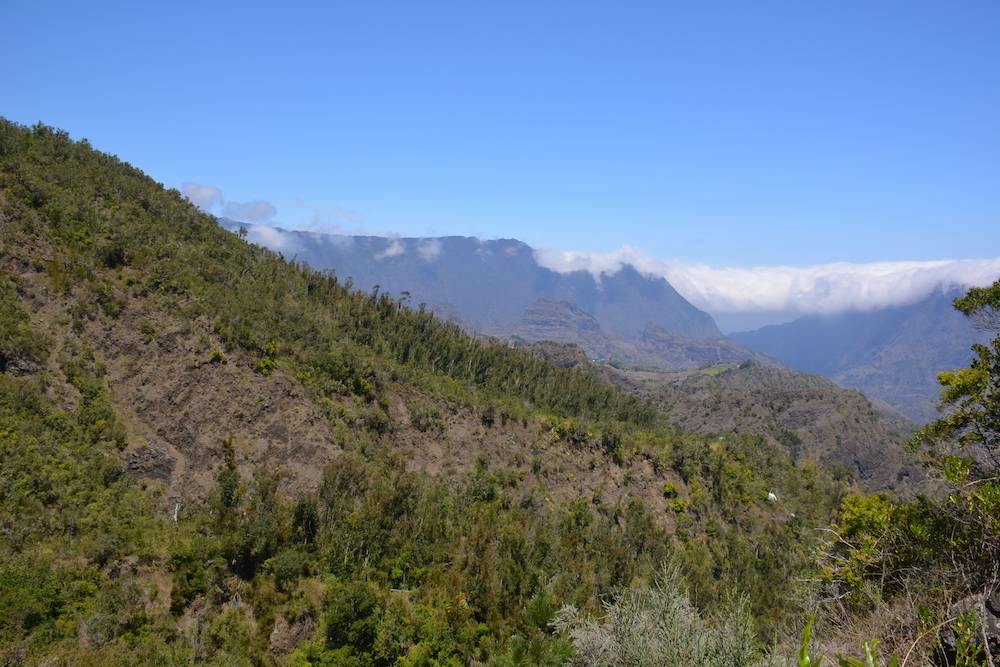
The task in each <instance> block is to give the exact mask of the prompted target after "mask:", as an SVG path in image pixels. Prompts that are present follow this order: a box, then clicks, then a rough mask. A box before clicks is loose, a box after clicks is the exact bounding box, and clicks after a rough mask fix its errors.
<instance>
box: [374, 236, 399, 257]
mask: <svg viewBox="0 0 1000 667" xmlns="http://www.w3.org/2000/svg"><path fill="white" fill-rule="evenodd" d="M404 252H406V248H405V247H404V246H403V242H402V241H400V240H399V239H392V240H391V241H389V246H388V247H387V248H386V249H385V250H383V251H382V252H380V253H378V254H377V255H375V259H385V258H386V257H395V256H397V255H402V254H403V253H404Z"/></svg>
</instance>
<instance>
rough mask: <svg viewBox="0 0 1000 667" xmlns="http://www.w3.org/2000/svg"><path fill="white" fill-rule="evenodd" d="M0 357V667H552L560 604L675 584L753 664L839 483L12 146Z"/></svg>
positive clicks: (108, 159) (166, 199)
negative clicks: (742, 633)
mask: <svg viewBox="0 0 1000 667" xmlns="http://www.w3.org/2000/svg"><path fill="white" fill-rule="evenodd" d="M0 333H2V337H0V457H2V460H3V462H4V464H3V466H2V468H0V656H2V659H3V660H4V661H6V662H12V663H15V664H17V663H21V662H23V663H27V664H53V663H66V664H102V665H104V664H193V663H197V664H220V665H222V664H225V665H231V664H247V665H250V664H254V665H259V664H359V665H360V664H396V663H399V664H433V663H434V661H437V662H438V663H439V664H469V663H473V662H480V663H494V664H560V663H561V662H563V661H564V660H565V658H566V657H567V655H568V654H567V652H568V651H569V650H570V648H569V643H568V641H567V639H566V638H565V637H562V636H560V635H559V634H557V633H553V631H552V628H551V626H550V625H549V621H550V620H551V619H552V617H553V613H554V610H555V609H558V608H559V607H561V606H563V605H570V604H572V605H574V606H576V607H577V608H579V609H582V610H585V611H586V610H589V611H596V610H599V609H600V605H601V599H602V596H605V595H607V594H609V593H610V592H611V591H613V590H615V589H616V588H619V587H621V586H625V585H629V584H631V583H641V582H644V581H649V580H650V578H651V576H652V573H653V572H655V571H656V570H657V569H658V568H659V567H660V566H661V565H662V564H663V563H664V562H666V561H667V560H668V559H673V560H674V561H675V562H677V563H679V564H680V565H681V567H682V568H683V572H684V576H685V578H686V580H687V581H688V582H690V584H691V587H692V588H691V591H692V594H693V597H694V599H695V601H696V602H697V604H699V605H700V606H701V607H702V608H703V609H706V610H708V611H712V610H715V609H719V608H722V606H724V604H725V601H726V600H728V599H730V596H731V594H732V593H733V592H738V593H741V594H745V595H746V596H747V599H748V610H749V611H750V613H752V616H753V621H754V626H755V628H756V629H757V631H758V632H759V633H760V637H761V638H763V639H765V640H766V639H768V638H773V637H774V636H776V635H777V633H779V632H780V631H781V629H782V628H783V624H784V623H785V622H786V621H787V620H788V619H789V618H793V617H797V616H798V615H800V614H801V613H802V610H801V607H800V605H801V599H802V598H801V597H800V596H798V595H797V593H796V584H795V582H796V581H797V577H798V576H799V575H800V574H802V573H803V572H805V571H806V570H807V569H808V568H809V567H811V562H812V561H811V554H812V549H813V546H814V544H815V540H816V531H815V528H816V527H818V526H822V525H826V524H827V523H828V522H829V521H830V519H831V518H832V516H833V513H834V511H835V508H836V507H837V505H838V504H839V502H840V499H841V498H842V497H843V495H844V494H845V493H846V492H847V491H848V490H849V489H850V485H849V484H847V483H845V482H843V481H838V480H835V479H834V478H833V476H832V475H830V474H829V473H828V472H827V471H826V470H824V469H823V468H821V467H818V466H816V465H813V464H812V463H810V462H808V461H799V462H795V461H793V460H792V458H791V456H790V455H789V453H788V452H787V450H786V449H784V448H783V447H781V446H776V445H775V444H774V443H772V442H770V441H769V440H768V439H766V438H761V437H755V436H753V435H743V436H738V437H736V436H734V437H729V436H727V438H726V440H725V441H724V442H723V441H720V440H718V439H717V438H715V437H708V436H702V435H698V434H694V433H688V432H685V431H683V430H680V429H678V428H676V427H675V426H673V425H671V423H670V420H669V419H668V416H667V415H665V414H664V413H663V412H661V411H660V409H659V408H657V407H656V405H654V404H652V403H650V402H648V401H645V400H643V399H641V398H640V397H637V396H635V395H633V394H630V393H628V392H625V391H623V390H622V389H621V388H617V387H615V386H613V385H610V384H608V383H606V382H604V381H601V380H600V379H598V378H595V377H594V376H593V375H592V374H590V373H586V372H581V371H578V370H573V369H565V368H558V367H556V366H554V365H552V364H550V363H548V362H546V361H545V360H544V359H541V358H539V357H538V356H537V355H532V354H530V353H528V352H525V351H521V350H515V349H511V348H510V347H509V346H508V345H505V344H500V343H497V342H495V341H490V340H477V339H474V338H473V337H471V336H470V335H468V334H466V333H465V332H464V331H463V330H461V329H460V328H459V327H457V326H455V325H453V324H450V323H447V322H442V321H441V320H439V319H438V318H437V317H435V316H434V315H432V314H431V313H429V312H423V311H421V310H412V309H410V308H408V307H406V305H405V304H403V303H400V302H399V301H397V300H395V299H393V298H391V297H389V296H387V295H386V294H384V293H381V294H374V293H372V292H359V291H356V290H353V289H351V287H350V286H348V285H345V284H344V283H343V282H340V281H339V280H337V279H336V278H334V277H331V276H329V275H326V274H323V273H319V272H317V271H314V270H312V269H310V268H307V267H305V266H303V265H301V264H297V263H292V262H289V261H286V260H284V259H282V258H281V257H279V256H278V255H276V254H274V253H272V252H270V251H268V250H264V249H261V248H259V247H256V246H253V245H251V244H248V243H246V242H244V241H243V240H241V239H240V238H239V237H238V236H236V235H234V234H231V233H229V232H226V231H225V230H223V229H221V228H219V227H218V225H217V224H216V221H215V220H214V219H213V218H211V217H209V216H206V215H203V214H201V213H199V212H198V211H197V210H196V209H194V208H193V207H192V206H191V205H190V204H189V203H187V202H186V201H184V200H183V199H182V198H181V196H180V194H179V193H177V192H176V191H168V190H165V189H164V188H162V187H161V186H160V185H159V184H157V183H155V182H154V181H153V180H152V179H150V178H148V177H146V176H145V175H143V174H142V173H141V172H139V171H138V170H136V169H134V168H132V167H130V166H128V165H126V164H123V163H121V162H120V161H119V160H117V159H116V158H114V157H112V156H108V155H104V154H101V153H98V152H96V151H94V150H93V149H92V148H91V147H90V146H89V144H87V143H86V142H73V141H71V140H70V139H69V138H68V136H67V135H66V134H65V133H63V132H60V131H57V130H53V129H51V128H48V127H45V126H36V127H34V128H30V129H29V128H24V127H20V126H17V125H14V124H11V123H8V122H6V121H3V122H0ZM772 489H776V490H778V491H779V493H780V494H781V498H782V502H781V503H780V504H778V505H774V504H771V503H769V502H768V501H767V493H768V491H769V490H772ZM779 555H780V557H778V556H779Z"/></svg>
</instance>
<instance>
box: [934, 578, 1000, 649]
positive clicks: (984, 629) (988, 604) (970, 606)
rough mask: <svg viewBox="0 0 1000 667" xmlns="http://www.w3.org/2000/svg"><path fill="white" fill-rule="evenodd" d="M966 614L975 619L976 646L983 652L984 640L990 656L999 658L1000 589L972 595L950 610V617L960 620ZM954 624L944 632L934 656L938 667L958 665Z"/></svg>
mask: <svg viewBox="0 0 1000 667" xmlns="http://www.w3.org/2000/svg"><path fill="white" fill-rule="evenodd" d="M966 614H972V616H974V617H975V623H976V627H975V640H974V641H975V645H976V646H977V647H978V648H979V650H980V651H982V649H983V638H985V639H986V643H987V646H988V648H989V652H990V655H991V656H992V657H993V658H1000V588H996V589H994V590H992V591H989V592H986V593H979V594H978V595H970V596H969V597H967V598H965V599H963V600H960V601H959V602H956V603H955V604H953V605H952V606H951V607H950V608H949V609H948V618H956V619H957V618H961V617H963V616H964V615H966ZM955 625H956V624H955V622H952V623H949V624H948V625H947V626H946V627H945V628H943V629H942V630H941V634H940V647H939V649H938V652H937V654H936V655H935V656H934V662H935V664H936V665H938V667H950V666H952V665H955V664H957V653H958V643H959V636H958V633H957V632H956V628H955Z"/></svg>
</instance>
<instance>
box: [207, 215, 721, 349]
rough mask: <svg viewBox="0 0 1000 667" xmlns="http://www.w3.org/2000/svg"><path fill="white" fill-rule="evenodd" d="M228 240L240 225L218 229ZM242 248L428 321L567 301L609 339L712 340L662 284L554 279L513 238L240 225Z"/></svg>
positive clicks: (580, 276)
mask: <svg viewBox="0 0 1000 667" xmlns="http://www.w3.org/2000/svg"><path fill="white" fill-rule="evenodd" d="M220 224H221V225H222V226H223V227H226V228H227V229H230V230H232V231H236V230H238V229H239V227H240V226H241V223H238V222H234V221H232V220H225V219H223V220H220ZM242 226H244V227H246V228H247V230H248V233H249V240H251V241H253V242H255V243H259V244H261V245H264V246H266V247H269V248H271V249H272V250H277V251H279V252H281V253H282V254H283V255H284V256H285V257H287V258H289V259H292V258H294V259H297V260H299V261H303V262H305V263H307V264H309V265H310V266H312V267H314V268H317V269H332V270H334V271H336V273H337V275H338V276H340V277H341V278H348V277H350V278H351V279H352V280H353V282H354V286H355V287H358V288H360V289H363V290H366V291H367V290H371V289H372V288H373V287H374V286H375V285H378V286H379V287H380V289H381V290H383V291H385V292H389V293H391V294H393V295H396V296H399V295H402V294H403V293H404V292H406V293H408V294H409V295H410V302H411V303H412V304H413V305H418V304H420V303H426V304H427V306H428V307H429V308H431V309H433V310H435V311H436V312H439V313H442V314H444V315H446V316H448V317H449V318H451V319H459V320H461V321H462V322H463V323H465V324H468V325H472V326H474V327H476V328H480V327H484V326H493V325H511V324H518V323H520V321H521V318H522V315H523V313H524V311H525V309H526V308H528V306H530V305H531V304H532V303H534V302H535V301H537V300H538V299H549V300H555V301H566V302H570V303H573V304H575V305H576V306H577V307H578V308H579V309H581V310H582V311H584V312H586V313H588V314H590V315H591V316H593V317H594V318H595V320H596V321H597V322H598V323H599V324H600V326H601V327H602V328H603V329H604V330H606V331H609V332H612V333H614V334H617V335H619V336H623V337H626V338H637V337H639V336H640V335H641V334H642V332H643V330H644V329H645V328H646V325H647V324H649V323H652V324H655V325H657V326H659V327H662V328H664V329H667V330H669V331H673V332H676V333H679V334H681V335H683V336H687V337H689V338H720V337H721V336H722V334H721V333H720V331H719V329H718V327H716V325H715V321H714V320H713V319H712V317H711V316H710V315H709V314H708V313H705V312H703V311H701V310H698V309H697V308H695V307H694V306H693V305H691V304H690V303H689V302H688V301H687V300H685V299H684V297H682V296H681V295H680V294H678V293H677V291H676V290H675V289H674V288H673V287H672V286H671V285H670V284H669V283H668V282H667V281H666V280H664V279H663V278H655V277H651V276H646V275H643V274H640V273H639V272H638V271H636V270H635V269H633V268H632V267H631V266H626V267H625V268H624V269H622V270H621V271H618V272H617V273H615V274H606V275H604V276H603V277H602V279H601V280H600V281H598V280H596V279H595V278H594V276H593V275H591V274H590V273H588V272H586V271H577V272H573V273H565V274H563V273H557V272H555V271H552V270H550V269H547V268H545V267H543V266H540V265H539V264H538V263H537V262H536V261H535V255H534V251H533V250H532V248H531V247H530V246H528V245H526V244H524V243H522V242H520V241H516V240H513V239H498V240H494V241H482V240H479V239H476V238H470V237H464V236H448V237H442V238H385V237H377V236H340V235H333V234H318V233H314V232H302V231H288V230H282V229H274V228H270V227H260V226H254V225H249V224H246V225H242Z"/></svg>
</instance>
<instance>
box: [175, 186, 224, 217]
mask: <svg viewBox="0 0 1000 667" xmlns="http://www.w3.org/2000/svg"><path fill="white" fill-rule="evenodd" d="M181 194H183V195H184V196H185V197H186V198H187V200H188V201H190V202H191V203H192V204H194V205H195V206H197V207H198V208H200V209H201V210H203V211H210V210H211V209H213V208H214V207H216V206H218V205H220V204H222V202H223V201H224V200H223V198H222V190H220V189H219V188H217V187H215V186H214V185H203V184H202V183H194V182H192V181H187V182H186V183H184V184H183V185H181Z"/></svg>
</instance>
